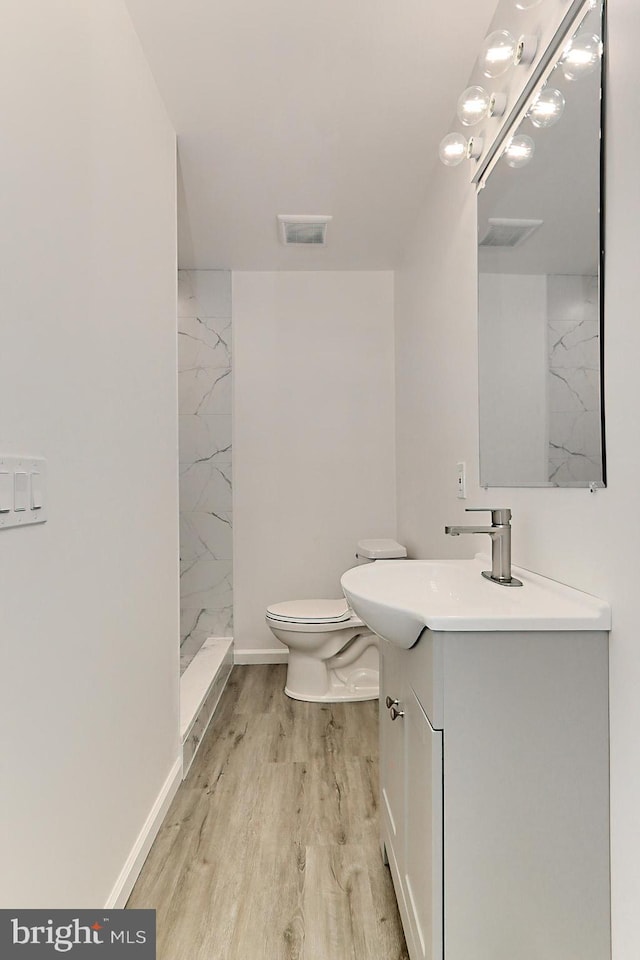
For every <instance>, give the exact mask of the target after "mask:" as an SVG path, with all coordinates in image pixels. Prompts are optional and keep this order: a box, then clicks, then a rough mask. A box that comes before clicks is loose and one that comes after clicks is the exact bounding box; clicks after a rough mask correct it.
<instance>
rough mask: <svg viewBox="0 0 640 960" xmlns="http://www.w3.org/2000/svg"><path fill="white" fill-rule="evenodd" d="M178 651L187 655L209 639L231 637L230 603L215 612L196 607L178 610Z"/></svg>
mask: <svg viewBox="0 0 640 960" xmlns="http://www.w3.org/2000/svg"><path fill="white" fill-rule="evenodd" d="M180 632H181V634H182V637H181V640H180V651H181V653H182V652H183V651H184V652H185V653H189V652H190V651H193V652H194V653H195V651H197V650H199V649H200V647H201V646H202V644H203V643H204V641H205V640H208V639H209V638H210V637H231V636H232V635H233V613H232V608H231V603H230V602H229V603H228V605H227V606H224V607H220V608H219V609H217V610H208V609H206V608H204V607H198V606H193V607H189V606H182V607H181V609H180Z"/></svg>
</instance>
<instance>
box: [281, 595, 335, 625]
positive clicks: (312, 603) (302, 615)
mask: <svg viewBox="0 0 640 960" xmlns="http://www.w3.org/2000/svg"><path fill="white" fill-rule="evenodd" d="M267 616H268V617H271V619H272V620H283V621H285V622H287V623H343V622H344V621H345V620H349V619H350V618H351V616H352V613H351V610H350V609H349V606H348V604H347V601H346V600H288V601H287V602H286V603H274V604H273V605H272V606H270V607H267Z"/></svg>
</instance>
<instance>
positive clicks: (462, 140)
mask: <svg viewBox="0 0 640 960" xmlns="http://www.w3.org/2000/svg"><path fill="white" fill-rule="evenodd" d="M438 154H439V156H440V159H441V161H442V162H443V163H444V165H445V167H457V166H458V164H459V163H462V161H463V160H464V159H465V158H466V156H467V138H466V137H463V135H462V134H461V133H449V134H447V136H446V137H445V138H444V139H443V140H441V141H440V148H439V150H438Z"/></svg>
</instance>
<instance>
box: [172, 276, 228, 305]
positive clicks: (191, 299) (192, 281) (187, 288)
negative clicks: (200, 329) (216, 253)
mask: <svg viewBox="0 0 640 960" xmlns="http://www.w3.org/2000/svg"><path fill="white" fill-rule="evenodd" d="M178 316H179V317H230V316H231V272H230V271H229V270H179V271H178Z"/></svg>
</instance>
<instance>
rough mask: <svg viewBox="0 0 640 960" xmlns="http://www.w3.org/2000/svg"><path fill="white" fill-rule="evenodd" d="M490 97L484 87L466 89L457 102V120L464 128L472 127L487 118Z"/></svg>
mask: <svg viewBox="0 0 640 960" xmlns="http://www.w3.org/2000/svg"><path fill="white" fill-rule="evenodd" d="M490 100H491V97H490V96H489V94H488V93H487V91H486V90H485V89H484V87H467V89H466V90H465V91H464V93H462V94H460V98H459V100H458V119H459V120H460V123H463V124H464V125H465V127H472V126H473V125H474V123H479V122H480V120H482V118H483V117H486V116H487V112H488V110H489V101H490Z"/></svg>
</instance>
